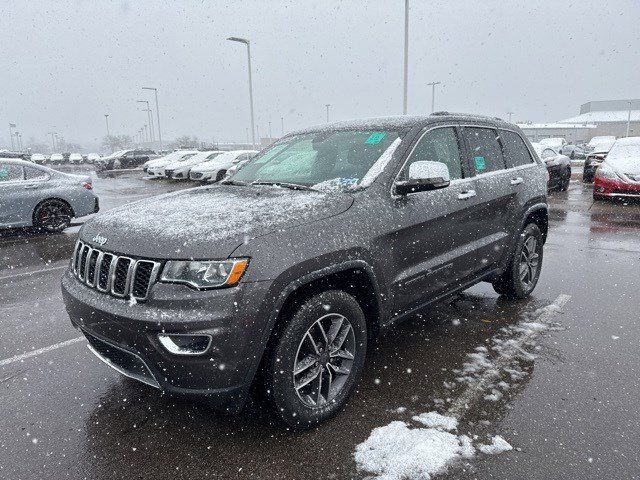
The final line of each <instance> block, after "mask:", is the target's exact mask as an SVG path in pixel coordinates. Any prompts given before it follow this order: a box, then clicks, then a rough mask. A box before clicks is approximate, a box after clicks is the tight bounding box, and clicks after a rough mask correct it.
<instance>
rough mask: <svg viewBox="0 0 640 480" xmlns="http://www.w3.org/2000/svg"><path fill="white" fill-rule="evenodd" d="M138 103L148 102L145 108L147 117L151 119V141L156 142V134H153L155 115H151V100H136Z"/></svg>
mask: <svg viewBox="0 0 640 480" xmlns="http://www.w3.org/2000/svg"><path fill="white" fill-rule="evenodd" d="M136 103H146V104H147V109H146V110H143V111H145V112H147V117H148V119H149V132H150V133H151V135H150V136H151V141H152V142H154V141H155V136H154V134H153V116H152V115H151V109H150V108H149V102H148V101H147V100H136Z"/></svg>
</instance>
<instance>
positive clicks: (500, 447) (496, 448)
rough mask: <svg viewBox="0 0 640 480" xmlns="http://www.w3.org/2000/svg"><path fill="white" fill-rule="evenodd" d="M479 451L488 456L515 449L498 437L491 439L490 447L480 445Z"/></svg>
mask: <svg viewBox="0 0 640 480" xmlns="http://www.w3.org/2000/svg"><path fill="white" fill-rule="evenodd" d="M478 450H480V451H481V452H482V453H486V454H487V455H495V454H496V453H502V452H507V451H509V450H513V447H512V446H511V445H510V444H509V442H507V441H506V440H505V439H504V438H502V437H501V436H500V435H496V436H495V437H493V438H492V439H491V444H490V445H480V446H479V447H478Z"/></svg>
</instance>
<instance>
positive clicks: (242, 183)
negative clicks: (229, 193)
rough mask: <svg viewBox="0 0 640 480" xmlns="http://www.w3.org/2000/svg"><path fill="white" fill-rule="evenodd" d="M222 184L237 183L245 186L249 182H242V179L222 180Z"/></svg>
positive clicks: (236, 184) (238, 185) (239, 185)
mask: <svg viewBox="0 0 640 480" xmlns="http://www.w3.org/2000/svg"><path fill="white" fill-rule="evenodd" d="M220 185H235V186H237V187H245V186H247V185H249V184H248V183H247V182H241V181H240V180H222V181H221V182H220Z"/></svg>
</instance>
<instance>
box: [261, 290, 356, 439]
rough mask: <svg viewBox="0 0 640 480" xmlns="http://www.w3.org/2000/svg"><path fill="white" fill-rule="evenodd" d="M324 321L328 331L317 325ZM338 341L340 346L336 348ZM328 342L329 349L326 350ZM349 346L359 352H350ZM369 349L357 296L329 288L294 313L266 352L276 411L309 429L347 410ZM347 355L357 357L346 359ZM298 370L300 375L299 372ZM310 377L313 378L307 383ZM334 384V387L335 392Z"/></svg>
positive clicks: (292, 424)
mask: <svg viewBox="0 0 640 480" xmlns="http://www.w3.org/2000/svg"><path fill="white" fill-rule="evenodd" d="M344 320H346V323H345V322H344ZM338 321H339V322H340V323H338ZM319 322H320V325H321V327H320V328H322V325H323V324H322V322H325V323H324V325H325V328H324V331H322V330H321V329H319V328H318V326H317V325H318V323H319ZM334 322H335V323H334ZM347 324H348V325H347ZM336 325H339V326H336ZM327 326H328V327H330V328H328V330H327V328H326V327H327ZM334 326H336V327H335V328H336V329H337V331H335V330H334ZM348 327H351V329H350V330H349V329H348ZM345 329H346V330H345ZM332 330H334V333H335V335H333V338H334V339H333V340H332V338H331V337H332ZM345 331H346V333H343V332H345ZM325 334H326V338H328V340H327V342H326V345H323V342H322V340H320V341H319V342H315V341H314V340H313V338H320V339H322V338H323V336H324V335H325ZM343 335H344V338H342V343H340V338H341V337H342V336H343ZM309 337H311V340H309ZM338 343H340V346H339V348H337V349H334V347H333V346H335V345H338ZM327 345H329V348H325V347H326V346H327ZM349 348H351V349H352V350H354V351H353V352H349V351H348V349H349ZM314 350H315V351H314ZM318 351H319V352H320V353H319V354H318ZM366 351H367V323H366V320H365V316H364V313H363V312H362V308H361V307H360V305H359V304H358V302H357V301H356V299H355V298H353V297H352V296H351V295H349V294H348V293H346V292H344V291H341V290H328V291H325V292H321V293H319V294H317V295H314V296H313V297H311V298H309V299H308V300H306V301H305V302H304V303H302V304H301V305H300V306H298V307H297V308H295V309H294V310H293V311H292V312H290V314H289V316H288V319H287V321H286V324H285V325H284V327H283V328H282V329H281V330H279V335H278V338H277V340H276V341H275V342H274V345H273V346H272V347H271V349H270V351H269V352H268V353H267V355H268V357H267V362H266V366H265V372H264V389H265V394H266V398H267V399H268V401H269V403H270V404H271V406H272V407H273V410H274V412H275V414H276V415H277V416H278V417H279V418H280V419H281V420H282V421H283V422H284V423H285V424H287V425H288V426H290V427H292V428H296V429H304V428H310V427H313V426H315V425H317V424H319V423H321V422H324V421H326V420H328V419H329V418H331V417H332V416H333V415H335V414H336V413H338V412H339V411H340V410H341V409H342V407H343V406H344V405H345V403H346V402H347V400H348V399H349V397H350V396H351V393H352V392H353V389H354V388H355V386H356V385H357V383H358V380H359V378H360V375H361V373H362V369H363V366H364V361H365V357H366ZM330 352H333V354H330ZM345 352H346V353H345ZM347 353H348V354H349V355H352V357H353V358H351V359H347V358H346V357H347V355H346V354H347ZM331 355H335V357H332V356H331ZM310 357H313V358H310ZM337 357H340V358H337ZM332 358H333V359H332ZM299 360H311V361H310V362H305V361H299ZM304 365H309V367H305V366H304ZM336 367H337V368H336ZM296 369H297V370H298V371H299V372H300V373H298V374H296V373H295V371H296ZM301 369H302V370H301ZM347 370H348V373H346V374H345V373H344V372H345V371H347ZM307 372H308V373H307ZM331 374H333V375H332V376H331ZM310 378H313V380H311V381H308V383H306V384H304V382H305V380H306V379H310ZM331 378H332V379H333V380H331ZM332 382H333V383H332ZM339 382H340V383H339ZM302 384H304V386H302V387H301V386H300V385H302ZM332 386H333V387H334V389H333V390H330V387H332ZM296 387H297V388H296ZM325 391H326V395H324V394H325ZM332 394H333V396H332Z"/></svg>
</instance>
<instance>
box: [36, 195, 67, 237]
mask: <svg viewBox="0 0 640 480" xmlns="http://www.w3.org/2000/svg"><path fill="white" fill-rule="evenodd" d="M72 217H73V212H72V210H71V207H70V206H69V204H68V203H66V202H64V201H62V200H58V199H51V200H45V201H44V202H41V203H40V204H38V206H37V207H36V208H35V210H34V211H33V225H34V227H35V228H36V229H37V230H39V231H42V232H47V233H59V232H62V231H63V230H64V229H65V228H67V227H68V226H69V224H70V223H71V218H72Z"/></svg>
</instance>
